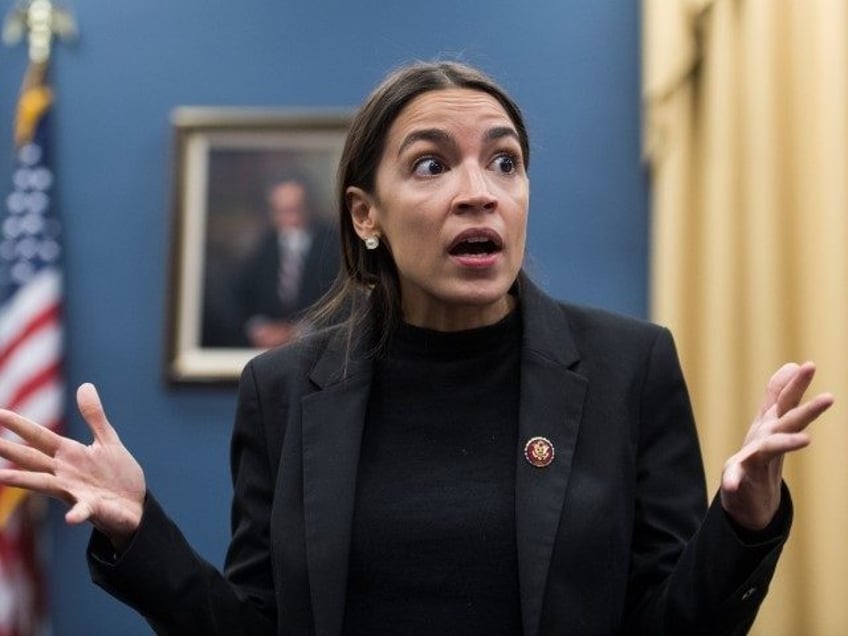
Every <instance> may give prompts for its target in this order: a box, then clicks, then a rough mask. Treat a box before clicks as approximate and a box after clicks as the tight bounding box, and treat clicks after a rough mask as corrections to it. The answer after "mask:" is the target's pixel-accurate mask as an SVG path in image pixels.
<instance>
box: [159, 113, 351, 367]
mask: <svg viewBox="0 0 848 636" xmlns="http://www.w3.org/2000/svg"><path fill="white" fill-rule="evenodd" d="M172 124H173V131H174V140H175V153H174V154H175V167H176V170H175V177H174V222H173V247H172V256H171V283H170V287H171V288H170V290H169V296H170V298H169V300H170V303H169V316H168V322H169V325H168V337H167V361H166V376H167V378H168V380H169V381H171V382H176V383H183V382H188V383H199V382H203V383H209V382H233V381H235V380H236V379H237V378H238V376H239V374H240V373H241V369H242V368H243V366H244V364H245V363H246V362H247V361H248V360H249V359H250V358H251V357H253V356H254V355H256V354H257V353H259V352H261V351H262V350H264V349H267V348H270V347H274V346H278V345H281V344H284V343H285V342H287V341H288V340H290V339H291V338H292V337H294V336H295V335H296V334H297V333H298V332H299V331H301V330H303V329H305V328H308V324H307V323H308V318H307V316H308V311H307V310H308V307H309V306H311V305H312V304H313V303H314V302H315V301H316V300H318V299H319V298H320V297H321V296H322V295H323V294H324V293H325V292H326V291H327V290H328V289H329V287H330V285H331V284H332V282H333V280H334V279H335V277H336V274H337V272H338V268H339V254H340V250H339V240H338V228H337V220H336V215H335V208H336V206H335V201H334V199H335V196H334V181H335V173H336V167H337V165H338V162H339V157H340V156H341V152H342V147H343V145H344V139H345V135H346V134H347V130H348V127H349V124H350V113H348V112H337V111H322V112H316V111H308V112H306V111H303V112H299V111H290V110H252V109H244V108H228V109H222V108H206V107H203V108H201V107H180V108H177V109H175V110H174V112H173V114H172Z"/></svg>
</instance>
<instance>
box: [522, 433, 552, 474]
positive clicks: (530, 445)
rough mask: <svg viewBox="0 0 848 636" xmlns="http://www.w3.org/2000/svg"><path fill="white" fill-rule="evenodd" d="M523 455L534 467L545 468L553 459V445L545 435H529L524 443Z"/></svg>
mask: <svg viewBox="0 0 848 636" xmlns="http://www.w3.org/2000/svg"><path fill="white" fill-rule="evenodd" d="M524 457H525V459H527V461H528V462H529V463H530V464H531V465H532V466H535V467H536V468H545V467H546V466H550V465H551V462H552V461H554V445H553V444H552V443H551V440H549V439H548V438H547V437H531V438H530V439H529V440H527V443H526V444H525V445H524Z"/></svg>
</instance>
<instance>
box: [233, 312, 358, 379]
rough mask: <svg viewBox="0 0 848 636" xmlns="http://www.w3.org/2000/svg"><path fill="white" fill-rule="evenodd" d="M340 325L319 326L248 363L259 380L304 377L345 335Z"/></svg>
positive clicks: (246, 368)
mask: <svg viewBox="0 0 848 636" xmlns="http://www.w3.org/2000/svg"><path fill="white" fill-rule="evenodd" d="M341 331H342V328H341V327H340V326H333V327H328V328H326V329H320V330H317V331H314V332H311V333H309V334H307V335H304V336H302V337H300V338H298V339H297V340H295V341H293V342H291V343H289V344H286V345H284V346H281V347H275V348H273V349H269V350H268V351H265V352H263V353H260V354H259V355H257V356H256V357H254V358H252V359H251V360H250V361H249V362H248V363H247V367H245V372H246V373H247V372H250V373H251V374H252V375H253V376H254V378H255V379H256V381H257V382H259V381H267V380H268V379H273V378H284V377H289V378H291V377H298V378H305V377H307V376H308V375H309V373H310V371H311V370H312V369H313V368H314V367H315V365H316V364H317V362H318V361H319V360H320V359H321V358H322V357H323V356H324V355H325V354H329V353H330V350H333V349H335V348H336V346H337V343H338V342H339V340H340V339H342V338H343V334H342V333H341Z"/></svg>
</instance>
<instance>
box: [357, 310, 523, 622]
mask: <svg viewBox="0 0 848 636" xmlns="http://www.w3.org/2000/svg"><path fill="white" fill-rule="evenodd" d="M520 353H521V318H520V314H519V312H517V311H515V312H513V313H511V314H510V315H509V316H507V317H506V318H505V319H503V320H502V321H501V322H499V323H497V324H495V325H492V326H489V327H483V328H480V329H472V330H468V331H462V332H451V333H445V332H436V331H431V330H427V329H421V328H416V327H412V326H409V325H402V326H401V327H400V329H399V330H398V332H397V333H396V334H395V335H394V337H393V339H392V341H391V343H390V347H389V353H388V356H387V358H386V359H385V360H382V361H380V362H379V363H377V364H376V368H375V374H374V380H373V385H372V390H371V396H370V400H369V403H368V413H367V417H366V424H365V431H364V434H363V440H362V450H361V455H360V463H359V473H358V478H357V488H356V504H355V513H354V519H353V528H352V539H351V552H350V569H349V575H348V590H347V602H346V613H345V624H344V633H345V634H368V635H369V636H376V635H379V634H406V635H414V634H427V635H432V634H520V633H521V609H520V602H519V591H518V568H517V555H516V540H515V463H516V452H517V451H516V448H517V435H518V403H519V369H520Z"/></svg>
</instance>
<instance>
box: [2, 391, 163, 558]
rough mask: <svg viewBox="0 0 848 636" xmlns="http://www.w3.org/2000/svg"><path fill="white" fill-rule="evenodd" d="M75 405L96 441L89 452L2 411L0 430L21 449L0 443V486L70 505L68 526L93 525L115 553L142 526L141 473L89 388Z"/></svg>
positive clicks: (98, 400)
mask: <svg viewBox="0 0 848 636" xmlns="http://www.w3.org/2000/svg"><path fill="white" fill-rule="evenodd" d="M77 405H78V406H79V410H80V413H82V416H83V418H84V419H85V421H86V422H87V423H88V426H89V428H90V429H91V432H92V433H93V434H94V440H93V441H92V443H91V444H89V445H88V446H85V445H83V444H80V443H79V442H76V441H74V440H72V439H69V438H67V437H62V436H61V435H57V434H56V433H54V432H53V431H51V430H49V429H47V428H45V427H44V426H41V425H39V424H36V423H35V422H32V421H30V420H28V419H26V418H24V417H21V416H20V415H18V414H17V413H14V412H12V411H7V410H2V409H0V426H2V427H4V428H6V429H8V430H10V431H12V432H13V433H15V434H17V435H18V436H19V437H20V438H21V439H22V440H23V442H24V443H19V442H13V441H11V440H8V439H3V438H0V457H2V458H4V459H6V460H8V461H9V462H11V463H12V464H13V466H11V467H6V468H2V469H0V483H2V484H5V485H7V486H15V487H18V488H25V489H27V490H31V491H33V492H38V493H42V494H44V495H48V496H50V497H54V498H56V499H59V500H61V501H64V502H66V503H67V504H68V505H70V507H71V508H70V510H68V512H67V513H66V514H65V520H66V521H67V522H68V523H72V524H77V523H82V522H83V521H91V523H92V524H94V526H95V527H96V528H97V529H98V530H100V531H101V532H102V533H103V534H105V535H106V536H107V537H108V538H109V540H110V541H111V542H112V545H114V546H115V548H117V549H122V548H123V547H125V546H126V545H127V544H128V543H129V541H130V539H132V537H133V534H134V533H135V531H136V529H137V528H138V526H139V523H141V514H142V510H143V508H144V497H145V494H146V492H147V488H146V485H145V482H144V472H143V471H142V469H141V466H139V464H138V462H137V461H136V460H135V458H134V457H133V456H132V455H131V454H130V453H129V451H127V449H126V448H125V447H124V445H123V444H121V440H120V439H119V438H118V434H117V433H116V432H115V429H114V428H112V426H111V424H109V420H108V419H106V413H105V412H104V411H103V406H102V404H101V403H100V398H99V397H98V395H97V390H96V389H95V388H94V385H93V384H83V385H81V386H80V387H79V389H77Z"/></svg>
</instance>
